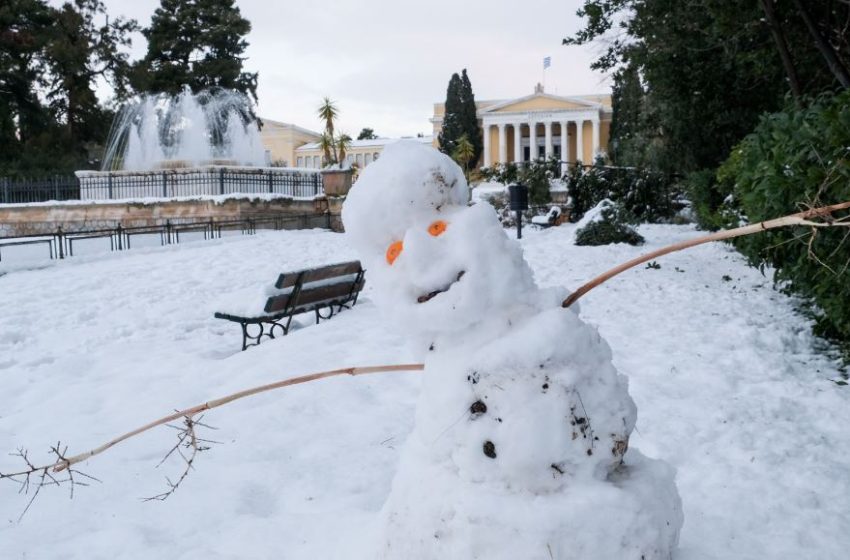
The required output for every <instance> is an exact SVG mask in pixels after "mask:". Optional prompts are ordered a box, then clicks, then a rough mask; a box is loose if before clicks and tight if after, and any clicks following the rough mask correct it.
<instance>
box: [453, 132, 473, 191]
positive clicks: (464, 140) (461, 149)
mask: <svg viewBox="0 0 850 560" xmlns="http://www.w3.org/2000/svg"><path fill="white" fill-rule="evenodd" d="M473 157H475V146H473V145H472V142H470V141H469V137H468V136H467V135H466V134H464V135H462V136H461V137H460V138H458V140H457V145H456V146H455V150H454V152H452V159H454V160H455V161H456V162H457V163H458V164H459V165H460V166H461V167H463V174H464V175H466V178H467V180H469V162H470V161H471V160H472V158H473Z"/></svg>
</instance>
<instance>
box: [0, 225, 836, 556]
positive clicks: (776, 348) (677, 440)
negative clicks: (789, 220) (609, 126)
mask: <svg viewBox="0 0 850 560" xmlns="http://www.w3.org/2000/svg"><path fill="white" fill-rule="evenodd" d="M640 233H641V234H642V235H644V236H645V237H646V239H647V245H646V246H644V247H639V248H633V247H629V246H624V245H617V246H608V247H599V248H592V247H575V246H574V245H572V235H573V227H572V226H563V227H561V228H555V229H551V230H547V231H541V232H535V231H528V230H526V231H525V235H526V238H525V239H523V241H522V243H523V247H524V250H525V255H526V258H527V260H528V261H529V262H530V264H531V265H532V268H533V269H534V271H535V275H536V278H537V281H538V283H539V284H541V285H542V286H551V285H564V286H567V287H571V288H575V287H577V286H578V285H580V284H582V283H583V282H585V281H587V280H588V279H590V278H591V277H593V276H594V275H596V274H597V273H600V272H602V271H603V270H605V269H607V268H609V267H611V266H613V265H615V264H617V263H619V262H621V261H624V260H626V259H628V258H631V257H633V256H635V255H637V254H639V253H642V252H645V251H648V250H650V249H652V248H656V247H659V246H662V245H666V244H669V243H672V242H675V241H679V240H682V239H685V238H688V237H692V236H694V235H696V232H695V231H694V230H693V229H691V228H689V227H685V226H643V227H641V228H640ZM353 256H354V255H353V254H352V251H351V250H350V249H349V248H348V246H347V243H346V239H345V237H344V236H343V235H339V234H334V233H329V232H324V231H318V230H316V231H298V232H292V231H289V232H287V231H282V232H259V233H258V234H257V235H254V236H246V237H241V236H237V237H231V238H226V239H222V240H216V241H202V242H197V243H186V244H181V245H178V246H172V247H165V248H160V247H150V248H138V249H134V250H132V251H129V252H125V253H113V254H109V253H107V254H90V255H88V256H81V257H75V258H74V259H71V260H66V261H63V262H56V261H53V262H49V261H40V262H39V266H38V267H37V268H36V269H33V270H14V269H12V270H11V271H9V272H8V273H7V274H5V275H3V276H0V294H2V298H0V379H2V391H0V452H3V453H5V452H14V451H15V450H16V449H18V448H19V447H22V446H23V447H26V448H28V449H29V450H30V453H31V457H32V458H33V459H34V460H36V459H37V460H47V459H48V454H47V450H48V449H49V447H50V446H51V445H55V444H56V442H57V440H61V441H62V442H63V445H64V444H68V445H69V446H70V449H69V451H70V452H71V453H74V452H81V451H84V450H87V449H89V448H92V447H94V446H96V445H99V444H100V443H103V442H104V441H106V440H108V439H111V438H112V437H114V436H117V435H119V434H120V433H123V432H124V431H127V430H129V429H131V428H134V427H136V426H138V425H141V424H143V423H145V422H147V421H149V420H151V419H153V418H156V417H159V416H161V415H164V414H166V413H169V412H170V411H172V410H174V409H176V408H183V407H186V406H190V405H193V404H198V403H201V402H204V401H206V400H209V399H211V398H214V397H218V396H222V395H225V394H227V393H230V392H233V391H236V390H239V389H242V388H246V387H251V386H254V385H259V384H263V383H268V382H271V381H275V380H278V379H281V378H285V377H290V376H294V375H299V374H303V373H309V372H313V371H318V370H324V369H331V368H337V367H342V366H349V365H370V364H388V363H404V362H409V361H411V360H412V356H411V355H410V354H409V353H408V351H407V350H406V349H405V341H404V340H403V339H401V338H400V336H399V335H398V334H397V333H396V332H394V329H392V328H391V327H390V326H389V325H388V324H387V323H385V322H384V321H383V320H382V317H381V316H380V314H379V313H378V311H377V309H376V308H375V307H374V305H373V304H372V302H371V301H370V299H371V297H370V296H371V287H370V286H369V283H368V279H369V275H368V272H367V275H366V279H367V288H366V290H365V292H364V297H362V298H361V303H359V304H358V305H357V307H356V308H355V309H354V310H352V311H347V312H344V313H342V314H341V315H339V316H338V317H334V318H333V319H332V320H331V321H327V322H323V323H322V324H321V325H319V326H314V325H312V324H311V321H310V320H309V318H308V317H305V318H304V319H302V322H303V328H300V329H298V330H296V331H294V332H292V333H291V334H290V335H289V336H287V337H285V338H279V339H277V340H274V341H269V342H264V343H263V345H262V346H260V347H257V348H252V349H249V350H248V351H247V352H240V351H239V349H240V336H239V327H238V326H237V325H235V324H232V323H228V322H226V321H219V320H215V319H213V317H212V314H213V312H214V311H216V310H219V309H220V308H222V307H223V306H228V305H234V304H239V303H240V302H241V304H243V305H251V304H253V303H255V304H256V305H257V307H260V306H262V304H263V301H264V300H263V294H264V290H265V289H266V288H267V287H268V286H269V285H271V284H272V283H273V282H274V280H275V278H276V277H277V274H278V273H279V272H282V271H286V270H291V269H295V268H301V267H306V266H313V265H319V264H326V263H330V262H336V261H341V260H345V259H349V258H352V257H353ZM659 264H661V269H657V270H656V269H647V268H640V269H638V270H632V271H629V272H627V273H625V274H624V275H622V276H620V277H618V278H617V279H615V280H613V281H610V282H608V283H607V284H605V285H604V286H602V287H600V288H597V289H596V290H594V291H593V292H591V293H590V294H588V295H587V296H586V297H585V298H584V299H583V300H582V301H581V307H582V316H583V317H584V318H585V319H586V320H587V321H589V322H591V323H592V324H594V325H596V326H598V328H599V330H600V332H601V334H602V335H603V336H604V337H605V338H606V339H607V340H608V342H609V344H610V345H611V347H612V349H613V351H614V362H615V364H616V365H617V367H618V368H619V369H620V371H622V372H623V373H625V374H627V375H628V376H629V378H630V387H631V394H632V396H633V398H634V400H635V401H636V403H637V405H638V411H639V412H638V415H639V416H638V423H637V429H636V431H635V432H634V433H633V435H632V445H634V446H635V447H638V448H640V449H641V451H643V452H644V453H645V454H647V455H650V456H653V457H660V458H663V459H665V460H667V461H668V462H670V463H671V464H673V465H674V466H675V467H676V468H677V470H678V474H677V482H678V487H679V491H680V493H681V497H682V500H683V503H684V512H685V526H684V529H683V532H682V535H681V543H680V549H679V551H678V554H677V556H676V558H677V560H702V559H729V558H741V559H756V558H758V559H763V558H771V559H795V560H796V559H801V558H813V559H814V558H816V559H843V558H847V550H850V529H848V527H850V506H848V504H850V438H848V436H847V426H850V392H848V390H847V388H846V387H839V386H837V385H836V384H835V383H833V382H832V381H831V380H832V379H838V377H839V371H838V367H837V365H836V363H834V362H832V361H830V359H829V358H828V357H827V356H826V355H825V354H824V353H823V352H822V350H821V349H819V347H820V343H819V342H818V341H817V340H816V339H814V338H813V337H812V335H811V334H810V330H811V329H810V324H809V322H808V321H807V320H806V319H804V318H803V317H802V316H800V315H799V314H798V313H797V312H795V311H794V302H793V300H792V299H790V298H788V297H786V296H784V295H781V294H779V293H777V292H776V291H774V290H773V289H772V288H771V284H770V280H769V279H766V278H764V277H763V276H761V275H760V274H759V272H758V271H756V270H754V269H751V268H748V267H747V266H745V264H744V261H743V258H742V257H740V256H739V255H737V254H736V253H734V252H733V251H732V250H730V249H729V248H728V247H726V246H723V245H713V246H703V247H698V248H696V249H693V250H690V251H688V252H686V253H682V254H678V255H672V256H669V257H666V258H664V259H662V260H660V261H659ZM418 375H421V374H419V373H395V374H377V375H372V376H366V377H360V378H334V379H331V380H325V381H319V382H315V383H311V384H308V385H300V386H296V387H291V388H288V389H284V390H282V391H278V392H276V393H267V394H264V395H261V396H258V397H255V398H253V399H250V400H245V401H240V402H237V403H234V404H232V405H229V406H227V407H224V408H221V409H218V410H216V411H213V412H211V413H209V414H208V415H207V416H206V417H205V418H204V422H206V423H209V424H210V425H211V426H214V427H216V428H217V430H215V431H211V430H203V431H202V432H201V433H200V435H201V437H207V438H209V439H212V440H216V441H218V442H221V443H220V444H217V445H214V446H213V448H212V450H210V451H207V452H205V453H203V454H202V455H200V456H199V458H198V460H197V463H196V469H195V471H194V472H192V474H191V475H190V476H189V478H187V479H186V481H185V482H184V483H183V485H182V486H181V487H180V488H179V489H178V491H177V492H176V493H175V494H174V495H173V496H171V497H170V498H169V499H168V500H166V501H164V502H159V501H153V502H144V501H142V500H141V499H142V498H145V497H149V496H153V495H156V494H159V493H160V492H163V491H164V490H166V489H167V486H166V481H165V477H166V476H168V477H171V478H175V477H177V476H179V474H180V472H181V465H180V463H179V462H178V461H168V462H166V463H165V464H163V465H162V466H159V467H158V468H157V463H159V461H160V460H161V458H162V457H163V455H164V454H165V452H167V451H168V449H169V448H171V446H172V445H173V444H174V442H175V441H176V440H175V433H176V432H174V431H173V430H170V429H168V428H161V429H157V430H154V431H153V432H150V433H148V434H145V435H143V436H140V437H138V438H135V439H134V440H130V441H127V442H126V443H123V444H121V445H120V446H118V447H116V448H114V449H112V450H110V451H108V452H107V453H106V454H104V455H102V456H100V457H98V458H96V459H93V460H91V461H89V462H88V463H84V464H83V465H82V466H81V470H83V471H84V472H86V473H88V474H90V475H92V476H96V477H98V478H99V479H100V480H102V483H95V484H94V485H93V486H91V487H88V488H77V490H76V492H75V495H74V498H73V500H70V499H68V492H67V488H59V489H55V488H46V489H44V491H43V492H42V494H41V495H40V496H39V497H38V499H37V500H36V502H35V503H34V504H33V506H32V508H31V509H30V510H29V512H28V513H27V514H26V515H25V516H24V517H23V519H21V520H20V521H19V520H18V518H19V516H20V514H21V512H22V510H23V509H24V507H25V506H26V504H27V501H28V497H27V496H23V495H18V494H17V487H16V486H14V485H13V484H11V483H8V482H5V481H4V482H3V483H2V484H0V517H2V520H3V523H2V525H0V559H4V560H5V559H28V560H31V559H42V558H43V559H54V558H63V559H77V558H79V559H87V560H91V559H100V558H103V559H107V558H109V559H111V558H140V559H141V558H145V559H147V558H169V559H190V558H192V559H194V558H204V559H231V558H232V559H237V558H238V559H245V558H286V559H316V558H348V557H350V556H351V552H352V550H354V548H355V547H356V544H353V543H356V542H357V541H358V538H359V537H360V535H362V534H363V533H365V532H367V530H368V528H369V527H370V524H371V523H372V522H373V521H374V519H375V513H376V512H377V511H378V510H379V508H380V507H381V505H382V503H383V501H384V499H385V497H386V496H387V494H388V492H389V487H390V482H391V479H392V476H393V473H394V470H395V465H396V462H397V459H398V451H399V447H400V445H401V444H402V443H403V442H404V440H405V437H406V436H407V434H408V432H409V430H410V429H411V424H412V420H413V411H414V406H415V402H416V398H417V391H418V387H419V382H418V378H417V376H418ZM453 421H454V419H447V428H448V429H450V426H448V425H449V424H451V422H453ZM20 466H21V464H20V462H19V461H18V460H17V459H16V458H14V457H11V456H6V455H5V454H4V455H2V456H0V471H9V470H13V469H16V468H18V467H20ZM446 499H449V500H450V499H451V497H450V496H447V497H446Z"/></svg>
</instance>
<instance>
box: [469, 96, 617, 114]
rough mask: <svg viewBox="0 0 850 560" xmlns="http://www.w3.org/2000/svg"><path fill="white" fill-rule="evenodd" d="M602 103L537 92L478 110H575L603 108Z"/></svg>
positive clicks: (496, 112)
mask: <svg viewBox="0 0 850 560" xmlns="http://www.w3.org/2000/svg"><path fill="white" fill-rule="evenodd" d="M601 108H603V106H602V105H601V104H600V103H596V102H594V101H589V100H587V99H581V98H577V97H561V96H558V95H550V94H547V93H535V94H533V95H528V96H526V97H520V98H519V99H510V100H508V101H503V102H501V103H497V104H495V105H491V106H490V107H487V108H485V109H482V110H480V111H479V112H478V114H479V115H495V114H499V113H521V112H529V111H570V110H572V111H575V110H583V109H601Z"/></svg>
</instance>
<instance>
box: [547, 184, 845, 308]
mask: <svg viewBox="0 0 850 560" xmlns="http://www.w3.org/2000/svg"><path fill="white" fill-rule="evenodd" d="M848 208H850V201H847V202H842V203H840V204H833V205H832V206H823V207H820V208H810V209H809V210H805V211H803V212H798V213H796V214H791V215H789V216H784V217H782V218H775V219H773V220H767V221H764V222H759V223H757V224H751V225H748V226H744V227H739V228H735V229H730V230H725V231H718V232H716V233H712V234H711V235H705V236H703V237H697V238H696V239H690V240H688V241H682V242H680V243H674V244H673V245H668V246H667V247H662V248H661V249H658V250H657V251H652V252H651V253H647V254H645V255H643V256H640V257H637V258H634V259H632V260H630V261H628V262H625V263H623V264H621V265H619V266H616V267H614V268H612V269H611V270H609V271H607V272H605V273H604V274H601V275H599V276H597V277H596V278H594V279H593V280H591V281H590V282H588V283H586V284H584V285H583V286H581V287H580V288H579V289H577V290H576V291H575V292H573V293H572V294H570V297H568V298H567V299H565V300H564V302H563V303H562V304H561V305H562V307H569V306H571V305H572V304H573V303H575V302H576V301H577V300H578V299H579V298H581V297H582V296H583V295H584V294H586V293H587V292H589V291H590V290H592V289H593V288H595V287H596V286H598V285H600V284H602V283H604V282H606V281H608V280H610V279H611V278H613V277H614V276H617V275H618V274H620V273H622V272H625V271H627V270H629V269H630V268H633V267H635V266H638V265H640V264H643V263H645V262H648V261H651V260H654V259H657V258H658V257H661V256H664V255H667V254H669V253H675V252H676V251H681V250H683V249H690V248H691V247H696V246H697V245H702V244H704V243H711V242H712V241H723V240H725V239H733V238H735V237H743V236H745V235H752V234H754V233H759V232H762V231H767V230H769V229H776V228H780V227H788V226H805V227H811V228H813V231H816V229H815V228H824V227H848V226H850V222H848V218H847V217H846V216H845V217H843V218H839V219H836V218H835V217H834V216H833V214H834V213H835V212H838V211H839V210H846V209H848ZM813 219H819V220H822V221H820V222H815V221H812V220H813Z"/></svg>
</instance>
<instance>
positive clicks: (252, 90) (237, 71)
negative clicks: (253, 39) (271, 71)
mask: <svg viewBox="0 0 850 560" xmlns="http://www.w3.org/2000/svg"><path fill="white" fill-rule="evenodd" d="M250 31H251V22H249V21H248V20H247V19H245V18H243V17H242V14H241V13H240V11H239V8H238V7H237V6H235V5H234V1H233V0H161V2H160V7H159V8H157V9H156V11H155V12H154V15H153V18H152V19H151V24H150V27H147V28H145V29H144V30H143V31H142V33H143V34H144V36H145V37H146V38H147V40H148V52H147V55H146V56H145V58H144V59H142V60H141V61H139V63H138V64H137V66H136V68H135V69H134V75H133V80H132V81H133V85H134V87H135V88H136V89H137V90H138V91H142V92H149V93H160V92H164V93H170V94H178V93H180V92H181V91H182V90H183V88H185V87H189V88H190V89H191V90H192V91H193V92H195V93H197V92H199V91H201V90H204V89H218V88H224V89H232V90H237V91H240V92H242V93H245V94H247V95H249V96H251V97H252V98H253V99H254V100H255V101H256V99H257V73H256V72H254V73H249V72H243V69H242V62H243V60H244V59H245V57H244V53H245V49H246V48H247V47H248V42H247V41H246V40H245V36H246V35H247V34H248V32H250Z"/></svg>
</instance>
